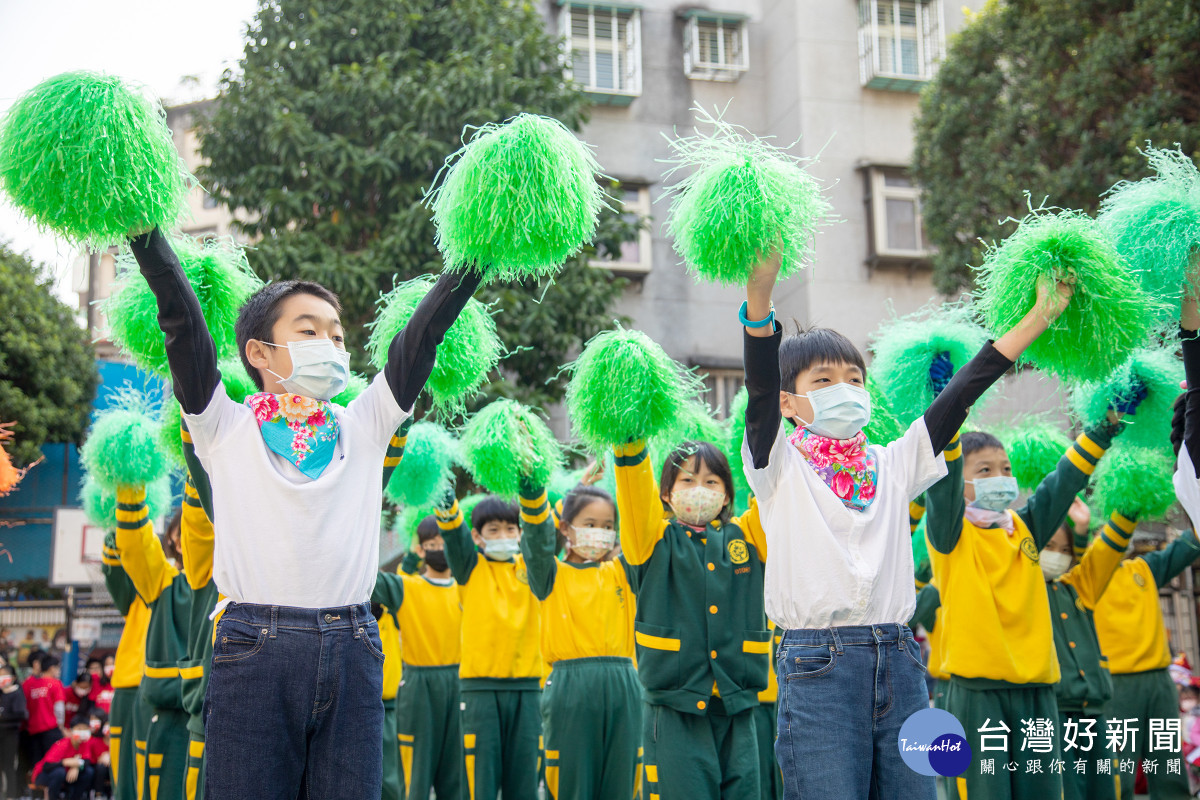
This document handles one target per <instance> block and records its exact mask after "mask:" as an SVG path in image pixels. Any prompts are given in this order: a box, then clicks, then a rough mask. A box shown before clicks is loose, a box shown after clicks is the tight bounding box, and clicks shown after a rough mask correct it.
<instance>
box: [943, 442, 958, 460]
mask: <svg viewBox="0 0 1200 800" xmlns="http://www.w3.org/2000/svg"><path fill="white" fill-rule="evenodd" d="M942 453H943V454H944V455H945V456H946V460H947V461H958V460H959V459H960V458H962V444H960V443H959V442H958V439H957V437H955V441H954V443H953V444H952V445H950V446H949V447H947V448H946V449H945V450H943V451H942Z"/></svg>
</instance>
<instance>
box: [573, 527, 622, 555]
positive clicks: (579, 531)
mask: <svg viewBox="0 0 1200 800" xmlns="http://www.w3.org/2000/svg"><path fill="white" fill-rule="evenodd" d="M571 527H572V528H573V529H574V531H575V544H573V545H571V551H572V552H573V553H576V554H577V555H579V557H580V558H582V559H583V560H584V561H599V560H600V559H602V558H604V556H606V555H608V551H609V550H612V549H613V545H614V544H616V542H617V532H616V531H614V530H609V529H608V528H576V527H575V526H573V525H572V526H571Z"/></svg>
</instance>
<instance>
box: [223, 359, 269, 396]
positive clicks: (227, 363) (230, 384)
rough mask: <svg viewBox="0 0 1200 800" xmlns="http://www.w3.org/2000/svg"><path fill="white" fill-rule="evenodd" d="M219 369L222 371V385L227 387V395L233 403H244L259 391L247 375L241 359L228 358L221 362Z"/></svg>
mask: <svg viewBox="0 0 1200 800" xmlns="http://www.w3.org/2000/svg"><path fill="white" fill-rule="evenodd" d="M217 368H218V369H219V370H220V371H221V383H222V385H224V386H225V394H227V395H229V399H230V400H232V401H233V402H235V403H244V402H245V401H246V398H247V397H249V396H250V395H252V394H256V393H257V392H258V391H259V388H258V387H257V386H255V385H254V381H252V380H251V379H250V376H249V375H247V374H246V367H245V365H243V364H242V359H241V358H239V357H237V356H233V357H231V358H227V359H225V360H224V361H221V362H219V363H218V364H217Z"/></svg>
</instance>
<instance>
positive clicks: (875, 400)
mask: <svg viewBox="0 0 1200 800" xmlns="http://www.w3.org/2000/svg"><path fill="white" fill-rule="evenodd" d="M867 394H869V395H871V421H870V422H868V423H867V427H865V428H863V433H865V434H866V435H867V441H868V442H870V443H871V444H877V445H879V446H881V447H884V446H886V445H889V444H891V443H892V442H894V441H896V440H897V439H899V438H900V437H901V436H903V435H904V434H905V432H906V431H907V430H908V427H907V426H906V425H905V424H904V423H903V422H901V421H900V418H899V417H897V416H896V412H895V411H893V410H892V404H891V401H890V400H889V399H888V396H887V395H886V394H885V393H884V391H883V389H881V388H880V386H879V383H878V381H876V380H875V378H874V376H873V375H868V376H867ZM910 424H911V423H910Z"/></svg>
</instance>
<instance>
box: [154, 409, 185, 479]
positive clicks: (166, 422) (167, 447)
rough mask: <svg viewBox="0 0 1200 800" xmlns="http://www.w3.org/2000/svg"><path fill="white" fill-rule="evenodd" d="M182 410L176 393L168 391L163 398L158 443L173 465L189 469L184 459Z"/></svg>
mask: <svg viewBox="0 0 1200 800" xmlns="http://www.w3.org/2000/svg"><path fill="white" fill-rule="evenodd" d="M182 412H183V409H181V408H180V407H179V401H178V400H176V399H175V395H173V394H171V393H170V392H167V396H166V398H165V399H164V400H163V407H162V422H160V423H159V430H158V443H159V446H160V447H162V451H163V455H165V456H166V457H167V459H168V461H169V462H170V464H171V466H172V467H175V468H177V469H187V463H186V462H185V461H184V460H183V429H182V428H181V427H180V425H181V423H182V422H183V414H182Z"/></svg>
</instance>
